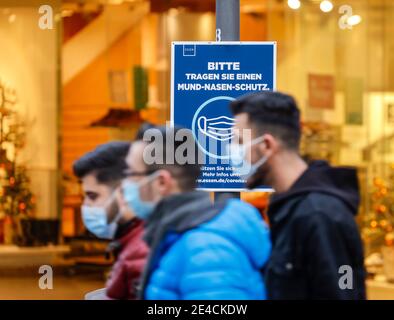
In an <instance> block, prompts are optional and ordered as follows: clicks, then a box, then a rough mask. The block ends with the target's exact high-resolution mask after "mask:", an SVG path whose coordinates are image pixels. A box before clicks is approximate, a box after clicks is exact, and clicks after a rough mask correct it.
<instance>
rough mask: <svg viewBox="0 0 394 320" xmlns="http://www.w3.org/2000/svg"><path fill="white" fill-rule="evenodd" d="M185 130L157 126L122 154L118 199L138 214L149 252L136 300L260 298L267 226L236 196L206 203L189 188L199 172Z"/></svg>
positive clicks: (206, 196)
mask: <svg viewBox="0 0 394 320" xmlns="http://www.w3.org/2000/svg"><path fill="white" fill-rule="evenodd" d="M198 159H199V156H198V151H197V146H196V143H195V140H194V138H193V135H192V133H191V131H190V130H187V129H181V128H168V127H159V128H156V129H152V130H150V131H149V130H148V131H147V132H146V133H145V136H144V141H138V142H135V143H134V144H133V145H132V146H131V148H130V152H129V154H128V156H127V158H126V162H127V164H128V166H129V170H128V178H127V179H125V180H124V182H123V184H122V191H123V196H124V199H125V201H126V202H127V203H128V205H129V206H130V208H132V210H133V212H134V213H135V214H136V216H138V217H140V218H141V219H144V220H145V227H146V229H145V230H146V232H145V236H144V239H145V240H146V242H147V243H148V245H149V247H150V249H151V254H150V256H149V258H148V262H147V265H146V268H145V271H144V274H143V277H142V280H141V283H142V287H141V294H140V297H141V298H143V299H153V300H156V299H158V300H160V299H170V300H185V299H264V298H265V287H264V283H263V279H262V276H261V273H260V269H261V268H262V267H263V266H264V265H265V262H266V261H267V259H268V256H269V252H270V246H271V245H270V240H269V232H268V229H267V226H266V225H265V223H264V222H263V220H262V218H261V216H260V214H259V213H258V211H257V210H256V209H254V208H253V207H252V206H250V205H248V204H246V203H244V202H241V201H239V200H235V199H233V200H229V201H227V202H223V203H220V204H215V205H213V204H212V202H211V200H210V197H209V194H208V193H205V192H202V191H196V190H195V188H196V180H197V178H198V177H199V175H200V164H199V162H198Z"/></svg>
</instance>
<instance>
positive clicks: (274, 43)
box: [170, 41, 277, 192]
mask: <svg viewBox="0 0 394 320" xmlns="http://www.w3.org/2000/svg"><path fill="white" fill-rule="evenodd" d="M177 45H189V46H192V45H198V46H200V45H207V46H211V45H213V46H215V45H218V46H227V45H230V46H231V45H242V46H251V45H270V46H273V76H272V82H273V85H272V90H271V91H276V82H277V81H276V79H277V41H223V42H221V41H172V42H171V86H170V90H171V94H170V124H171V126H172V127H173V126H174V121H175V119H174V118H175V117H174V111H175V99H174V98H175V65H176V63H175V46H177ZM197 190H203V191H208V192H256V191H260V192H274V189H273V188H272V187H268V186H267V187H264V188H256V189H253V190H249V189H246V188H204V187H203V188H197Z"/></svg>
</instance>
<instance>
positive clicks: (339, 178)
mask: <svg viewBox="0 0 394 320" xmlns="http://www.w3.org/2000/svg"><path fill="white" fill-rule="evenodd" d="M312 192H320V193H325V194H330V195H332V196H335V197H336V198H338V199H340V200H341V201H343V202H344V203H345V204H346V205H347V206H348V207H349V209H350V210H351V212H352V213H353V214H354V215H356V214H357V211H358V206H359V203H360V194H359V185H358V178H357V171H356V170H355V169H354V168H350V167H331V166H330V165H329V164H328V163H327V162H326V161H314V162H312V163H311V164H310V165H309V167H308V169H307V170H306V171H305V172H304V173H303V174H302V175H301V176H300V177H299V178H298V179H297V180H296V182H295V183H294V184H293V186H292V187H291V188H290V189H289V190H288V191H286V192H283V193H279V194H274V195H273V196H272V197H271V199H270V204H269V208H268V216H269V218H270V221H272V222H278V221H279V220H281V219H282V218H284V217H285V216H286V214H287V213H288V212H290V211H291V210H283V208H284V207H285V206H286V205H287V206H289V205H292V204H293V203H294V201H291V200H295V199H297V198H301V196H304V195H306V194H309V193H312ZM290 201H291V202H290Z"/></svg>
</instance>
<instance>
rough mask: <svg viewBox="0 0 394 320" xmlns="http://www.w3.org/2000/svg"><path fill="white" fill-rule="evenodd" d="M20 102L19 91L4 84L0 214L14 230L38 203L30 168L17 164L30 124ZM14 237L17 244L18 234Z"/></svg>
mask: <svg viewBox="0 0 394 320" xmlns="http://www.w3.org/2000/svg"><path fill="white" fill-rule="evenodd" d="M16 103H17V99H16V93H15V90H13V89H10V88H7V87H6V86H5V85H4V84H3V83H1V82H0V214H1V215H3V216H5V217H6V222H7V223H8V224H11V226H12V228H13V229H14V231H16V230H15V229H17V219H19V218H21V217H27V216H28V215H29V214H30V213H32V211H33V210H34V202H35V199H34V196H33V194H32V192H31V190H30V179H29V177H28V175H27V169H26V167H25V166H24V165H21V164H19V163H18V162H17V160H18V156H19V153H20V151H21V150H22V149H23V148H24V146H25V142H26V123H25V122H24V121H23V120H21V118H20V116H19V114H18V113H17V112H16V111H15V110H14V109H15V105H16ZM12 237H13V238H14V239H13V241H12V242H15V241H17V239H15V238H17V237H18V232H17V231H16V232H14V234H13V236H12Z"/></svg>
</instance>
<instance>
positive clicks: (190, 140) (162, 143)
mask: <svg viewBox="0 0 394 320" xmlns="http://www.w3.org/2000/svg"><path fill="white" fill-rule="evenodd" d="M144 138H145V139H143V141H144V142H145V143H147V144H148V146H147V148H149V150H150V151H152V152H153V153H154V154H152V156H153V157H155V159H157V160H158V161H156V162H154V163H149V164H147V163H146V162H145V163H146V165H147V169H148V171H149V172H155V171H157V170H161V169H165V170H168V171H169V172H171V174H172V176H173V177H174V179H176V180H177V182H178V185H179V187H180V189H181V190H182V191H191V190H193V189H194V188H195V187H196V186H197V179H198V177H199V176H200V172H201V168H200V164H199V163H201V162H200V161H199V156H200V153H199V149H198V147H197V144H196V141H195V139H194V136H193V133H192V132H191V130H189V129H185V128H182V127H178V126H175V127H166V126H157V127H155V128H153V129H152V130H151V131H150V132H147V135H146V136H145V137H144ZM180 146H182V147H181V148H179V147H180ZM146 150H147V149H146ZM179 150H181V151H182V155H181V157H182V161H181V162H178V160H179V159H177V157H176V155H177V153H179V152H180V151H179ZM147 152H148V153H149V151H147ZM168 152H171V153H174V154H173V155H171V156H169V157H170V158H171V161H169V162H167V159H168V158H167V153H168ZM172 160H173V161H172Z"/></svg>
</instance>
